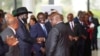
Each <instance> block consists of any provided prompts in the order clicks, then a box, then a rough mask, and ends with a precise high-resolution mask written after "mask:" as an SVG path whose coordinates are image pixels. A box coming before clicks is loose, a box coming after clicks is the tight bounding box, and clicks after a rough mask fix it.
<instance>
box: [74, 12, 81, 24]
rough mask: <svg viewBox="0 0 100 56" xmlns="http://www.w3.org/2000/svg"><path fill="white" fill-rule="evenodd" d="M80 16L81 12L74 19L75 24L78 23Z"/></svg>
mask: <svg viewBox="0 0 100 56" xmlns="http://www.w3.org/2000/svg"><path fill="white" fill-rule="evenodd" d="M81 14H82V11H79V12H78V15H77V17H75V18H74V22H75V23H79V17H80V15H81Z"/></svg>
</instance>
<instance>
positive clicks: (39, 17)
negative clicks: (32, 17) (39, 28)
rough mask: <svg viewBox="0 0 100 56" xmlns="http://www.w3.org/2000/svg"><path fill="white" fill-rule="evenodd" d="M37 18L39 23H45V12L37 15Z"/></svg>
mask: <svg viewBox="0 0 100 56" xmlns="http://www.w3.org/2000/svg"><path fill="white" fill-rule="evenodd" d="M37 18H38V22H39V23H42V24H44V23H45V19H46V18H45V14H43V13H39V14H38V16H37Z"/></svg>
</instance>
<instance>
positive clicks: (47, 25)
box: [45, 21, 52, 33]
mask: <svg viewBox="0 0 100 56" xmlns="http://www.w3.org/2000/svg"><path fill="white" fill-rule="evenodd" d="M45 25H46V27H47V30H48V33H49V32H50V30H51V29H52V26H51V23H50V22H49V21H48V22H46V23H45Z"/></svg>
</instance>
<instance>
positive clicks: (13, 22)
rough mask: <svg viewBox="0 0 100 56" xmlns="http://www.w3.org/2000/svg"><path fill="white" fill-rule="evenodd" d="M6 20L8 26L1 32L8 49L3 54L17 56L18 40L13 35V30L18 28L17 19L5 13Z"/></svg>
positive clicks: (14, 33) (14, 32)
mask: <svg viewBox="0 0 100 56" xmlns="http://www.w3.org/2000/svg"><path fill="white" fill-rule="evenodd" d="M6 22H7V25H8V27H7V28H6V29H5V30H4V31H3V32H2V33H1V38H2V40H3V42H4V43H5V44H7V45H8V46H9V50H8V52H7V53H6V54H5V56H19V48H18V46H17V44H18V40H17V38H16V36H15V35H16V31H15V30H17V28H18V20H17V19H16V18H14V17H13V16H12V15H11V14H7V17H6Z"/></svg>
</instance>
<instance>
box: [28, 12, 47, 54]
mask: <svg viewBox="0 0 100 56" xmlns="http://www.w3.org/2000/svg"><path fill="white" fill-rule="evenodd" d="M37 18H38V23H36V24H35V25H34V26H32V27H31V28H30V34H31V37H32V38H35V39H37V42H36V43H35V44H34V45H33V48H34V51H35V52H36V54H35V55H36V56H43V52H44V51H43V49H44V42H41V41H43V39H47V35H48V30H47V28H46V26H45V14H44V13H42V12H40V13H38V15H37ZM39 39H40V40H39Z"/></svg>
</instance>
